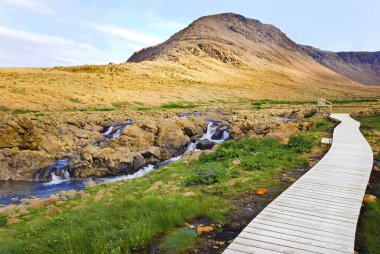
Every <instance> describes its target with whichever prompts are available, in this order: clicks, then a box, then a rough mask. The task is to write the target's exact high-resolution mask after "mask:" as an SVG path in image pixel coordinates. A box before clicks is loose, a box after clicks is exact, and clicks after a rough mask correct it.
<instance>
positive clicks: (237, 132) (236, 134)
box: [230, 125, 243, 140]
mask: <svg viewBox="0 0 380 254" xmlns="http://www.w3.org/2000/svg"><path fill="white" fill-rule="evenodd" d="M242 134H243V131H242V130H241V129H240V127H239V126H236V125H234V126H233V127H232V129H231V131H230V137H231V138H232V139H235V140H236V139H241V138H242Z"/></svg>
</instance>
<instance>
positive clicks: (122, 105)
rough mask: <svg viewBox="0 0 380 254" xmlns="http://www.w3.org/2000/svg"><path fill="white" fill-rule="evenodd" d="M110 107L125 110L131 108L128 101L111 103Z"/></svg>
mask: <svg viewBox="0 0 380 254" xmlns="http://www.w3.org/2000/svg"><path fill="white" fill-rule="evenodd" d="M111 105H112V106H113V107H115V108H127V107H130V106H131V103H129V102H128V101H118V102H113V103H111Z"/></svg>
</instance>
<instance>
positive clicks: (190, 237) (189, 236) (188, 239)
mask: <svg viewBox="0 0 380 254" xmlns="http://www.w3.org/2000/svg"><path fill="white" fill-rule="evenodd" d="M196 241H197V236H196V233H195V231H193V230H189V229H183V228H179V229H176V230H174V231H172V232H170V233H169V234H168V235H167V236H166V237H165V238H164V239H163V241H162V242H161V243H160V245H159V249H160V251H162V252H163V253H168V254H169V253H172V254H177V253H178V254H181V253H187V252H188V251H189V250H190V249H191V247H192V246H193V245H194V244H195V243H196Z"/></svg>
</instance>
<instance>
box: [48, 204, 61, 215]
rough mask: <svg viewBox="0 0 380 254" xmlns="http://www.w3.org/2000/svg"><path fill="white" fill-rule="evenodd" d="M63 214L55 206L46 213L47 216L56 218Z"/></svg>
mask: <svg viewBox="0 0 380 254" xmlns="http://www.w3.org/2000/svg"><path fill="white" fill-rule="evenodd" d="M61 213H62V211H61V209H59V208H58V207H55V206H52V207H49V208H48V209H46V211H45V215H46V216H48V217H52V216H56V215H58V214H61Z"/></svg>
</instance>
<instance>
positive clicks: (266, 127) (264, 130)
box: [254, 123, 276, 135]
mask: <svg viewBox="0 0 380 254" xmlns="http://www.w3.org/2000/svg"><path fill="white" fill-rule="evenodd" d="M275 128H276V124H274V123H259V124H256V125H255V127H254V131H255V133H256V134H257V135H261V134H264V135H265V134H268V133H269V132H271V131H272V130H274V129H275Z"/></svg>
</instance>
